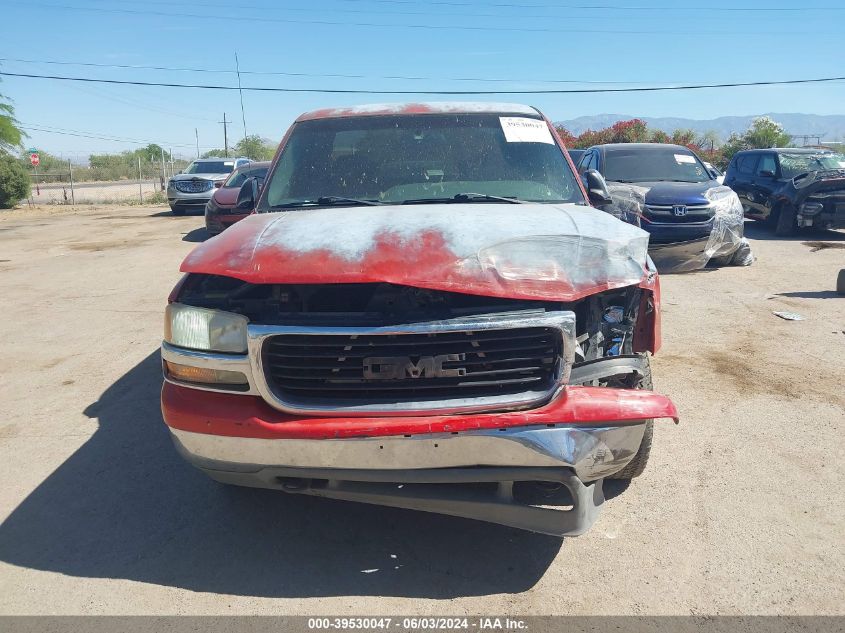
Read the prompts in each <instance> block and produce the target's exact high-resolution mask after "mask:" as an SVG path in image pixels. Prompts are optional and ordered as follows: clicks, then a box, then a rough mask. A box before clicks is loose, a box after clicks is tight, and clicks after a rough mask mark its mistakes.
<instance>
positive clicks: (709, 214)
mask: <svg viewBox="0 0 845 633" xmlns="http://www.w3.org/2000/svg"><path fill="white" fill-rule="evenodd" d="M675 206H684V207H685V214H684V215H682V216H678V215H675V212H674V207H675ZM713 213H714V212H713V206H712V205H710V204H695V205H673V204H647V205H645V216H646V218H647V219H648V220H649V221H650V222H651V223H652V224H695V223H703V222H709V221H710V220H711V219H712V218H713Z"/></svg>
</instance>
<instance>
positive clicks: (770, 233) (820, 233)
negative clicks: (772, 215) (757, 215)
mask: <svg viewBox="0 0 845 633" xmlns="http://www.w3.org/2000/svg"><path fill="white" fill-rule="evenodd" d="M744 233H745V237H749V238H751V239H753V240H777V241H779V242H804V241H807V240H812V241H816V242H842V241H845V232H843V231H832V230H827V229H819V228H815V227H809V228H803V229H799V230H798V231H797V232H796V233H795V234H794V235H790V236H788V237H781V236H778V235H775V232H774V230H773V229H772V228H771V227H769V226H767V225H766V224H765V223H763V222H756V221H753V220H749V221H746V223H745V230H744Z"/></svg>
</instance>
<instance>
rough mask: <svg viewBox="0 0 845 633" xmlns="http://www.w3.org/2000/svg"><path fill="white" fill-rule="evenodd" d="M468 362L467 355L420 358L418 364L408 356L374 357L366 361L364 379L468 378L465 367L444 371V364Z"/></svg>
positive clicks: (441, 355)
mask: <svg viewBox="0 0 845 633" xmlns="http://www.w3.org/2000/svg"><path fill="white" fill-rule="evenodd" d="M462 360H466V354H440V355H438V356H420V359H419V360H418V361H417V362H414V361H412V360H411V358H410V357H408V356H373V357H371V358H365V359H364V378H367V379H369V380H405V379H406V378H458V377H460V376H466V373H467V370H466V368H464V367H458V368H456V369H444V368H443V363H453V362H457V361H462Z"/></svg>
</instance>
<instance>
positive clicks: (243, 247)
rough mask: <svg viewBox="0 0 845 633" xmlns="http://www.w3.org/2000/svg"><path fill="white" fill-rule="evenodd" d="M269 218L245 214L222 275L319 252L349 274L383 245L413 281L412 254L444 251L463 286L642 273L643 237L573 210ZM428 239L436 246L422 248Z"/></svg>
mask: <svg viewBox="0 0 845 633" xmlns="http://www.w3.org/2000/svg"><path fill="white" fill-rule="evenodd" d="M274 215H275V216H276V217H275V218H273V219H272V220H271V219H269V218H268V217H267V216H266V215H263V214H262V215H253V216H250V217H248V218H246V219H245V220H243V221H242V222H241V223H239V224H240V225H242V226H240V227H239V228H240V230H243V231H246V232H249V231H250V228H251V224H253V223H254V224H256V225H257V226H256V227H255V228H254V229H252V230H253V231H255V232H257V233H258V234H257V235H256V237H255V238H254V240H253V239H248V240H244V241H243V242H241V243H240V247H239V248H236V249H233V250H232V251H230V252H229V253H228V257H227V259H228V269H229V270H243V268H244V267H245V266H250V263H249V262H252V265H253V266H254V265H256V262H257V259H256V254H257V253H259V252H261V253H262V254H263V255H266V254H267V253H271V252H273V251H274V250H278V251H279V252H280V253H282V252H283V253H288V254H294V255H306V254H311V253H315V252H326V253H330V254H331V255H332V256H334V257H337V258H340V259H342V260H344V261H347V262H350V265H351V266H352V267H353V268H356V267H357V266H358V265H359V263H361V262H364V261H366V260H367V258H368V257H369V256H372V255H373V254H375V253H378V252H379V247H380V242H381V243H384V242H385V241H389V242H391V243H393V244H398V245H400V248H404V249H408V251H409V259H408V261H407V262H406V263H407V268H406V269H404V273H407V275H411V276H415V278H416V277H420V279H419V281H422V282H427V281H431V280H429V279H423V278H422V277H424V276H425V275H426V274H427V273H426V272H424V271H423V270H422V269H417V266H418V265H419V263H418V262H417V261H416V260H415V257H416V255H413V254H411V253H412V252H416V253H419V249H421V248H422V249H425V248H432V249H439V248H442V249H448V252H449V253H450V254H451V256H452V257H454V259H453V260H452V264H451V265H450V266H451V270H452V271H453V272H454V273H456V274H458V275H459V276H461V277H462V278H464V279H467V278H472V279H488V280H494V279H498V280H500V281H501V282H504V283H514V282H517V283H518V282H527V283H532V284H535V283H543V284H546V283H548V284H551V285H555V284H565V285H566V286H568V287H571V288H573V289H576V290H577V291H581V290H587V289H591V288H598V287H603V286H604V285H607V284H610V285H611V286H615V287H619V286H625V285H633V284H636V283H639V282H640V281H641V280H642V279H643V276H644V271H645V269H646V267H647V264H646V262H647V252H648V234H647V233H646V232H645V231H643V230H641V229H639V228H637V227H635V226H632V225H630V224H627V223H625V222H622V221H620V220H618V219H616V218H614V217H613V216H611V215H609V214H607V213H604V212H602V211H598V210H596V209H593V208H590V207H585V206H579V205H574V204H560V205H551V204H520V205H515V204H514V205H510V204H508V205H504V204H490V203H479V204H437V205H426V206H422V205H411V206H399V205H391V206H383V207H348V208H332V209H314V210H306V211H283V212H280V213H277V214H274ZM260 224H264V226H263V227H260V228H259V225H260ZM236 228H238V227H236ZM259 231H260V232H259ZM245 235H246V233H245ZM432 236H434V239H435V242H437V241H439V240H442V241H443V243H442V244H441V245H440V246H439V247H438V246H437V244H430V240H431V238H432ZM426 240H428V242H426ZM397 266H398V268H397V273H398V274H403V276H404V273H402V270H403V269H402V267H401V265H399V264H397ZM415 271H416V272H415ZM437 274H438V275H440V274H442V272H441V273H437ZM434 281H436V280H434ZM491 283H493V282H491Z"/></svg>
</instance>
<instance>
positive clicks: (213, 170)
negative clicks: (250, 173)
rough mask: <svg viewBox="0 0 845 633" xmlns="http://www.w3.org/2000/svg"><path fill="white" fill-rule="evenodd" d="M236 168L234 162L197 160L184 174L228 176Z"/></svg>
mask: <svg viewBox="0 0 845 633" xmlns="http://www.w3.org/2000/svg"><path fill="white" fill-rule="evenodd" d="M234 168H235V161H233V160H219V161H217V160H201V161H199V160H195V161H194V162H193V163H191V164H190V165H188V168H187V169H186V170H185V171H184V172H183V173H185V174H228V173H229V172H231V171H232V170H233V169H234Z"/></svg>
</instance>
